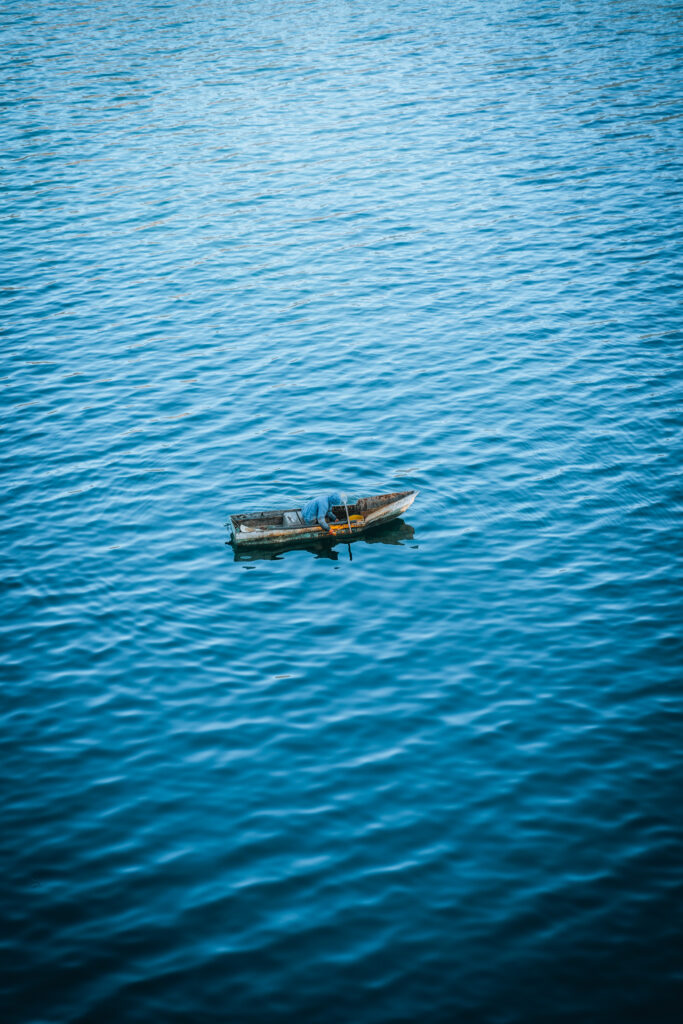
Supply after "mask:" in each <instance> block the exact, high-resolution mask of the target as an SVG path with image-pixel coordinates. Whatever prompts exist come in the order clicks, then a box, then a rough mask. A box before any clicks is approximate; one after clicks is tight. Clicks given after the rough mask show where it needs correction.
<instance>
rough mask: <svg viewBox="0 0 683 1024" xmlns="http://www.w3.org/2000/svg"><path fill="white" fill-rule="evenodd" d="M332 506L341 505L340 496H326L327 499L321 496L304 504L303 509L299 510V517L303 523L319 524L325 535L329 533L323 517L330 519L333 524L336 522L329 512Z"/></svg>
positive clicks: (332, 514) (335, 518)
mask: <svg viewBox="0 0 683 1024" xmlns="http://www.w3.org/2000/svg"><path fill="white" fill-rule="evenodd" d="M332 505H341V495H340V494H336V493H335V494H328V495H327V497H324V496H321V497H319V498H311V500H310V501H308V502H306V504H305V505H304V507H303V508H302V509H301V515H302V517H303V520H304V522H305V523H316V522H317V523H319V525H320V526H322V528H323V530H325V532H326V533H329V531H330V528H329V526H328V525H327V523H326V522H325V516H327V517H328V519H331V520H332V522H333V523H336V522H337V517H336V516H335V515H334V513H333V512H332V511H331V507H332Z"/></svg>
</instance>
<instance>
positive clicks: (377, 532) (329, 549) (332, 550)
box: [233, 519, 415, 562]
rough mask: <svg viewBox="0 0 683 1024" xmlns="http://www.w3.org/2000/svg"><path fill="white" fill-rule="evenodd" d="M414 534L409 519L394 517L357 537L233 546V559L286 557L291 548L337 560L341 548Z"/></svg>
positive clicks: (398, 539)
mask: <svg viewBox="0 0 683 1024" xmlns="http://www.w3.org/2000/svg"><path fill="white" fill-rule="evenodd" d="M414 536H415V528H414V527H413V526H411V525H410V523H406V522H404V521H403V519H392V520H391V522H389V523H380V525H379V526H375V527H371V528H370V529H369V530H366V531H365V532H364V533H362V534H361V535H360V536H358V537H347V538H344V539H343V540H342V539H341V538H340V539H336V538H333V537H321V539H320V540H315V541H311V540H308V541H305V542H304V541H299V542H298V543H297V542H296V541H290V542H289V543H287V542H285V543H283V544H281V545H278V547H272V546H269V547H263V548H254V547H251V548H249V549H248V550H246V551H245V550H242V549H240V548H236V547H233V555H234V560H235V561H236V562H260V561H267V562H274V561H277V560H278V559H281V558H283V557H284V556H285V555H286V554H287V553H288V552H289V551H310V553H311V554H312V555H315V557H316V558H329V559H331V560H332V561H333V562H336V561H337V559H338V558H339V550H338V549H339V548H345V547H347V546H348V547H349V554H351V547H352V546H354V545H356V544H404V543H406V541H409V540H412V539H413V537H414Z"/></svg>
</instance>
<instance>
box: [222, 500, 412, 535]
mask: <svg viewBox="0 0 683 1024" xmlns="http://www.w3.org/2000/svg"><path fill="white" fill-rule="evenodd" d="M417 494H418V492H417V491H404V492H400V493H399V494H398V495H397V496H396V498H395V499H394V500H391V501H388V502H387V503H386V504H383V505H380V506H378V507H377V508H371V509H368V511H367V512H365V513H364V514H363V516H362V518H361V521H354V522H352V523H351V529H349V525H348V523H345V522H343V521H340V522H339V523H332V524H331V527H330V532H329V533H327V532H326V531H325V530H323V528H322V526H318V525H317V524H316V525H306V526H303V527H289V526H287V527H285V526H281V525H280V526H272V525H270V524H267V523H264V525H263V526H262V527H260V526H258V525H256V526H253V525H250V526H246V524H245V523H244V522H243V520H244V519H245V518H246V517H244V516H230V518H229V521H228V524H226V525H229V527H230V529H231V531H232V539H231V542H232V544H233V545H234V546H235V547H239V548H240V549H242V548H249V547H264V546H267V547H278V546H281V545H286V544H291V543H297V544H299V543H306V542H308V541H319V540H335V541H337V540H343V541H346V540H351V539H352V538H353V537H358V536H362V534H364V533H366V532H367V531H368V530H370V529H372V528H373V527H375V526H379V525H380V524H382V523H388V522H390V521H391V520H392V519H396V518H397V517H398V516H400V515H402V514H403V513H404V512H405V511H406V510H407V509H409V508H410V506H411V505H412V504H413V502H414V501H415V498H416V497H417ZM380 497H384V496H383V495H381V496H380ZM387 497H391V498H393V495H387ZM361 500H363V499H361ZM365 500H368V501H369V500H372V499H365ZM285 511H288V512H297V511H299V510H298V509H287V510H285ZM279 514H280V513H261V516H263V518H264V519H267V518H272V517H273V516H275V515H279ZM257 518H258V517H256V516H255V517H252V519H251V522H252V523H253V522H254V521H256V520H257Z"/></svg>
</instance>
